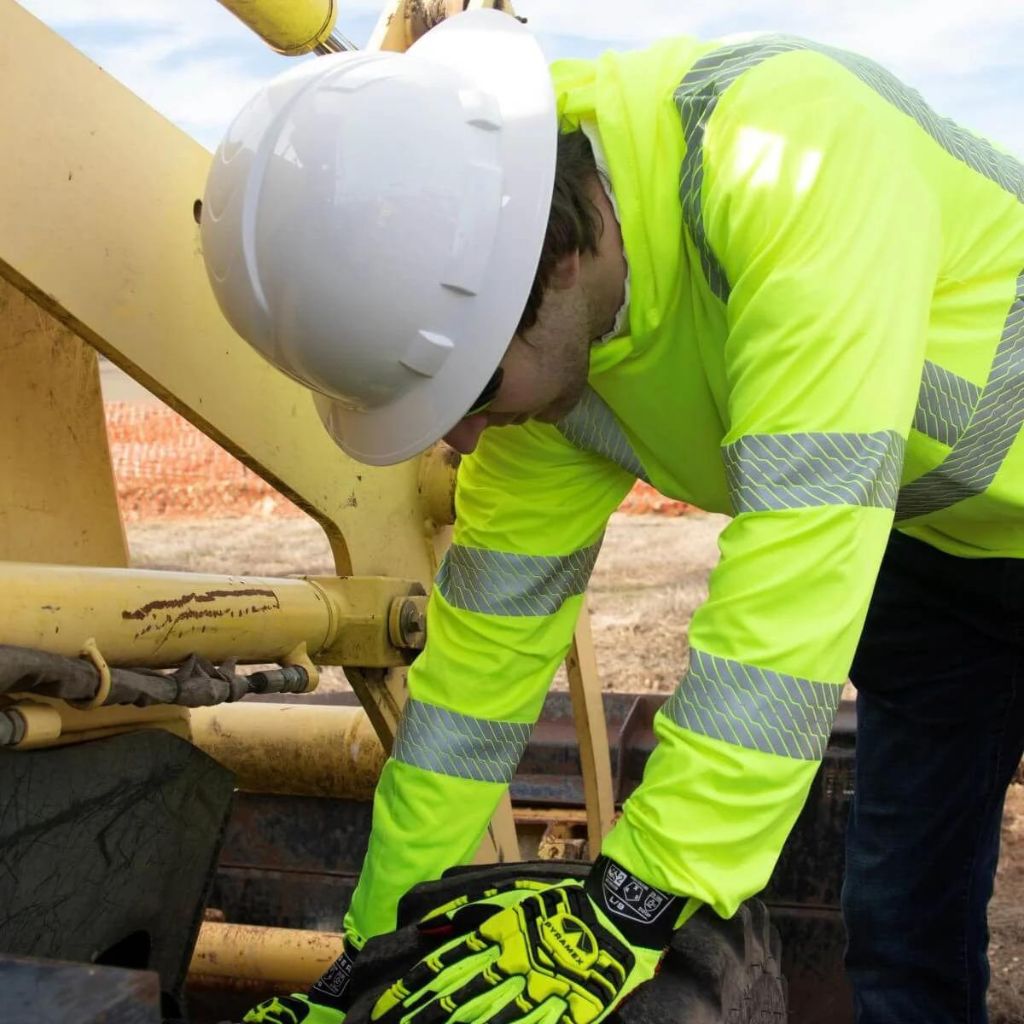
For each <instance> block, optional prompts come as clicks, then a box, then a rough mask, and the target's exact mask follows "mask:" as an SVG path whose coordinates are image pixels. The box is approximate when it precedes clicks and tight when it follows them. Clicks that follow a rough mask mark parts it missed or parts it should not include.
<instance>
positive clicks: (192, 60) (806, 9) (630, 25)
mask: <svg viewBox="0 0 1024 1024" xmlns="http://www.w3.org/2000/svg"><path fill="white" fill-rule="evenodd" d="M20 2H21V3H22V4H23V5H24V6H25V7H26V8H27V9H28V10H29V11H31V12H32V13H34V14H35V15H36V16H37V17H40V18H42V20H44V21H45V22H47V23H48V24H50V25H51V26H52V27H54V28H56V29H57V30H58V31H60V32H62V33H63V34H64V35H66V36H67V37H69V38H71V39H73V40H76V41H77V42H78V45H80V46H82V47H83V48H84V49H86V52H87V53H88V54H89V56H90V57H92V59H93V60H95V61H97V63H99V64H101V65H102V66H103V67H104V68H105V69H106V70H107V71H109V72H110V73H111V74H113V75H114V76H115V77H116V78H118V79H119V80H120V81H122V82H123V83H124V84H125V85H127V86H128V88H130V89H132V90H133V91H134V92H136V93H137V94H138V95H140V96H141V97H142V98H143V99H144V100H146V102H148V103H150V104H151V105H152V106H154V107H155V108H156V109H157V110H159V111H160V112H161V113H163V114H164V115H165V116H166V117H168V118H170V119H171V120H172V121H174V122H176V123H177V124H179V125H181V126H182V127H183V128H184V129H185V130H187V131H189V132H191V133H192V134H194V135H197V136H198V137H199V138H200V139H201V140H202V141H203V142H205V143H206V144H207V145H213V144H215V142H216V140H217V138H218V137H219V135H220V134H221V133H222V131H223V130H224V128H225V127H226V126H227V123H228V122H229V121H230V118H231V116H232V115H233V113H234V112H235V111H236V110H237V109H238V108H239V107H240V106H241V105H242V104H243V103H244V101H245V100H246V98H247V97H248V96H249V95H251V93H252V92H253V91H254V90H255V89H256V88H257V87H258V85H259V83H260V82H262V81H265V80H266V78H268V77H269V76H270V75H272V74H274V73H275V72H276V70H278V69H279V68H283V67H285V66H286V64H287V61H286V59H285V58H275V57H274V55H272V54H270V53H269V51H268V50H267V48H266V47H265V45H264V44H263V43H262V42H260V41H259V40H258V39H257V38H256V37H255V36H254V35H253V34H252V33H251V32H250V31H249V30H248V29H246V28H245V27H244V26H243V25H242V24H241V23H240V22H238V21H237V19H236V18H235V17H234V16H233V15H232V14H230V13H229V12H228V11H227V10H226V9H224V8H223V7H222V6H221V5H220V4H218V3H216V2H215V0H145V2H144V3H140V2H139V0H103V2H102V3H98V2H96V0H20ZM515 4H516V9H517V11H518V12H519V13H520V14H523V15H526V16H527V17H528V18H529V23H530V25H531V27H532V28H533V29H534V30H535V31H536V32H537V33H538V34H539V35H541V37H542V38H545V41H546V43H547V47H548V51H549V54H550V55H551V56H557V51H558V48H559V47H560V46H561V45H564V43H565V41H567V40H572V41H573V42H572V45H573V47H574V49H575V50H576V52H582V51H583V50H584V49H585V48H587V47H589V48H591V49H593V48H595V47H596V46H597V43H596V42H595V41H606V42H609V43H613V44H616V45H626V46H631V45H643V44H645V43H648V42H652V41H654V40H655V39H657V38H660V37H663V36H667V35H677V34H694V35H698V36H701V37H703V38H709V39H713V38H716V37H720V36H721V35H723V34H727V33H735V32H740V31H782V32H791V33H796V34H799V35H806V36H809V37H811V38H814V39H818V40H820V41H822V42H827V43H831V44H833V45H837V46H841V47H845V48H849V49H852V50H856V51H858V52H861V53H864V54H866V55H868V56H870V57H873V58H875V59H877V60H879V61H880V62H881V63H882V64H884V65H886V66H887V67H889V68H891V69H892V70H893V71H894V72H895V73H896V74H897V75H899V76H900V77H902V78H904V79H905V80H906V81H908V82H909V83H910V84H912V85H914V86H916V87H918V88H920V89H922V91H923V92H924V93H925V95H926V97H927V98H928V99H929V100H930V101H931V102H932V103H933V105H934V106H935V107H936V108H937V109H939V110H940V111H942V112H944V113H949V114H951V115H952V116H954V117H956V118H957V119H959V120H962V121H964V122H965V123H966V124H968V125H969V126H975V127H978V128H979V129H981V130H983V131H985V132H987V133H989V134H992V135H994V136H995V137H996V138H998V139H1000V140H1001V141H1002V142H1004V143H1005V144H1007V145H1009V146H1010V148H1012V149H1014V150H1015V151H1017V152H1018V153H1024V124H1021V119H1020V117H1019V113H1018V111H1017V109H1016V108H1017V107H1018V106H1019V99H1018V98H1016V97H1014V96H1007V97H1005V99H1004V98H1003V97H1002V96H1001V95H1000V92H999V90H998V89H997V88H996V87H994V86H993V85H992V79H993V78H994V77H996V76H997V75H999V74H1005V75H1006V76H1007V77H1008V78H1009V80H1010V81H1011V82H1013V81H1014V76H1015V81H1016V88H1017V91H1018V92H1019V91H1020V87H1021V86H1020V83H1021V80H1022V78H1024V71H1022V70H1021V69H1020V59H1019V53H1020V50H1021V45H1022V42H1024V4H1021V2H1020V0H976V2H975V3H974V4H952V3H943V2H941V0H789V2H784V0H716V2H715V3H704V4H698V3H681V2H680V0H631V3H629V4H628V5H623V4H622V3H621V0H515ZM383 7H384V0H346V2H344V3H342V4H341V5H340V9H341V24H340V27H341V30H342V31H345V30H346V26H347V25H351V24H352V23H353V21H355V20H360V23H361V24H369V23H371V22H372V20H373V19H374V18H375V16H376V15H378V14H379V13H380V11H381V10H382V9H383ZM556 37H560V38H556ZM562 37H564V38H562ZM357 41H358V36H357ZM1009 88H1010V91H1013V86H1012V85H1011V86H1010V87H1009Z"/></svg>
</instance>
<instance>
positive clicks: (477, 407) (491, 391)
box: [466, 366, 505, 416]
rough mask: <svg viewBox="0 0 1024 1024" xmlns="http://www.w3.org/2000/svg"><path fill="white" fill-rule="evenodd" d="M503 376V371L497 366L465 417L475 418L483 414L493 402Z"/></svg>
mask: <svg viewBox="0 0 1024 1024" xmlns="http://www.w3.org/2000/svg"><path fill="white" fill-rule="evenodd" d="M504 376H505V371H504V370H503V369H502V368H501V367H500V366H499V367H498V368H497V369H496V370H495V371H494V373H492V374H491V379H490V380H489V381H488V382H487V384H486V386H485V387H484V389H483V391H481V392H480V397H479V398H477V400H476V401H475V402H474V403H473V404H472V405H471V406H470V408H469V412H467V413H466V415H467V416H475V415H476V414H477V413H478V412H483V411H484V409H486V408H487V406H489V405H490V404H491V402H493V401H494V399H495V398H496V397H497V395H498V389H499V388H500V387H501V381H502V378H503V377H504Z"/></svg>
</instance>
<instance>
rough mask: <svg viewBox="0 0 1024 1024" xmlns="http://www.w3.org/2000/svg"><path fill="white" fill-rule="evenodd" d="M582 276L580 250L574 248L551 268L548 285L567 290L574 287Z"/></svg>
mask: <svg viewBox="0 0 1024 1024" xmlns="http://www.w3.org/2000/svg"><path fill="white" fill-rule="evenodd" d="M579 277H580V254H579V250H577V249H573V251H572V252H567V253H566V254H565V255H564V256H561V257H559V259H558V262H557V263H556V264H555V265H554V267H552V269H551V276H550V277H549V278H548V287H549V288H557V289H558V290H559V291H566V290H568V289H569V288H572V287H573V286H574V285H575V284H576V282H577V281H578V280H579Z"/></svg>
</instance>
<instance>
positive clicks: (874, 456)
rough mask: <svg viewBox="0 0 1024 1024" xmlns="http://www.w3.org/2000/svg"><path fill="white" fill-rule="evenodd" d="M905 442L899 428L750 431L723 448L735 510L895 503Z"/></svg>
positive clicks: (758, 510)
mask: <svg viewBox="0 0 1024 1024" xmlns="http://www.w3.org/2000/svg"><path fill="white" fill-rule="evenodd" d="M904 444H905V442H904V440H903V438H902V437H900V436H899V434H897V433H896V432H895V431H893V430H880V431H877V432H875V433H871V434H854V433H809V434H748V435H747V436H745V437H741V438H740V439H739V440H738V441H735V442H734V443H733V444H729V445H726V446H725V447H724V448H723V449H722V458H723V461H724V462H725V471H726V477H727V479H728V483H729V493H730V495H731V497H732V503H733V509H734V511H735V513H736V514H737V515H739V514H740V513H742V512H766V511H778V510H780V509H792V508H814V507H817V506H822V505H864V506H870V507H874V508H893V507H894V506H895V504H896V495H897V492H898V490H899V482H900V471H901V469H902V466H903V450H904Z"/></svg>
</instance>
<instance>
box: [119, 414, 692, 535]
mask: <svg viewBox="0 0 1024 1024" xmlns="http://www.w3.org/2000/svg"><path fill="white" fill-rule="evenodd" d="M105 409H106V418H107V436H108V438H109V440H110V457H111V460H112V462H113V467H114V478H115V480H116V481H117V495H118V501H119V503H120V506H121V515H122V516H123V518H124V519H125V521H127V522H141V521H146V520H153V519H167V518H179V519H185V518H188V519H231V518H244V517H248V516H257V517H260V518H273V517H281V516H301V515H303V514H304V513H303V512H302V510H301V509H299V508H298V507H297V506H296V505H294V504H292V502H290V501H289V500H288V499H287V498H284V497H282V496H281V495H280V494H278V493H277V491H275V490H274V489H273V488H272V487H271V486H270V485H269V484H268V483H266V482H265V481H264V480H262V479H261V478H260V477H259V476H257V475H256V474H255V473H254V472H252V470H250V469H247V468H246V467H245V466H243V465H242V463H241V462H239V461H238V460H237V459H236V458H234V456H232V455H230V454H229V453H228V452H226V451H225V450H224V449H223V448H221V447H220V445H218V444H217V443H216V441H212V440H211V439H210V438H208V437H207V436H206V435H205V434H204V433H203V432H202V431H201V430H198V429H196V428H195V427H194V426H192V424H191V423H189V422H188V421H187V420H185V419H183V418H182V417H181V416H179V415H178V414H177V413H175V412H174V411H173V410H171V409H169V408H167V407H166V406H163V405H153V404H143V403H135V402H108V403H106V406H105ZM620 511H623V512H628V513H632V514H638V513H643V512H655V513H658V514H660V515H666V516H679V515H684V514H685V513H686V512H688V511H690V506H689V505H687V504H685V503H684V502H681V501H673V500H672V499H670V498H666V497H664V496H663V495H661V494H659V493H658V492H657V491H656V490H654V488H653V487H650V486H649V485H647V484H644V483H637V485H636V486H635V487H634V488H633V490H632V491H631V492H630V493H629V495H627V497H626V500H625V501H624V502H623V503H622V506H621V509H620Z"/></svg>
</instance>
